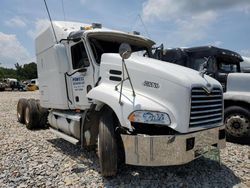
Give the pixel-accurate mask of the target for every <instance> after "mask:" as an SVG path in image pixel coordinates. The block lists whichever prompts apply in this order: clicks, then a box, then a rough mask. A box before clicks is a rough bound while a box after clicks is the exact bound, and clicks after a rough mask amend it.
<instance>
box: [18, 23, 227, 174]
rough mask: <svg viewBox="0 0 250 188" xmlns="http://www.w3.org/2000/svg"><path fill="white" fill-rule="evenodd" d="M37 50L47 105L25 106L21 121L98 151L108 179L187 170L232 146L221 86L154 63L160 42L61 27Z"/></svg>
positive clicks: (44, 36)
mask: <svg viewBox="0 0 250 188" xmlns="http://www.w3.org/2000/svg"><path fill="white" fill-rule="evenodd" d="M35 43H36V57H37V68H38V80H39V94H40V99H39V100H35V99H20V100H19V101H18V104H17V118H18V121H19V122H21V123H23V124H25V125H26V127H27V128H28V129H36V128H38V127H44V126H46V122H48V125H47V126H49V128H50V130H51V131H52V132H53V133H55V134H56V135H57V136H59V137H60V138H63V139H65V140H67V141H69V142H71V143H73V144H78V145H80V146H81V147H95V146H96V148H97V155H98V157H99V162H100V172H101V174H102V175H103V176H114V175H116V173H117V170H118V167H119V164H121V163H126V164H130V165H139V166H167V165H181V164H185V163H188V162H190V161H192V160H194V159H196V158H198V157H200V156H203V154H204V153H205V152H207V151H209V148H212V147H214V148H217V149H222V148H224V147H225V128H224V125H223V91H222V86H221V84H220V83H219V82H218V81H216V80H215V79H213V78H211V77H209V76H207V75H204V76H201V75H200V74H199V72H197V71H195V70H191V69H188V68H185V67H181V66H177V65H173V64H168V63H165V62H163V61H160V60H156V59H153V58H151V57H152V51H151V49H152V46H153V45H154V44H155V43H154V42H153V41H152V40H150V39H148V38H146V37H143V36H140V35H137V34H133V33H126V32H121V31H116V30H111V29H107V28H103V27H102V25H101V24H83V23H78V22H62V21H54V22H53V24H51V26H49V27H48V28H47V29H46V30H45V31H43V32H42V33H41V34H40V35H39V36H38V37H37V38H36V41H35ZM145 56H147V57H145Z"/></svg>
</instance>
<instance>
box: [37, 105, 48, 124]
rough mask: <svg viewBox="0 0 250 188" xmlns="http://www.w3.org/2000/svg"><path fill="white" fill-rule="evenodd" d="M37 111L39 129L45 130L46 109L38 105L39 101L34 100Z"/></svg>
mask: <svg viewBox="0 0 250 188" xmlns="http://www.w3.org/2000/svg"><path fill="white" fill-rule="evenodd" d="M36 104H37V109H38V113H39V127H40V128H47V121H48V109H46V108H43V107H42V106H41V105H40V101H39V100H36Z"/></svg>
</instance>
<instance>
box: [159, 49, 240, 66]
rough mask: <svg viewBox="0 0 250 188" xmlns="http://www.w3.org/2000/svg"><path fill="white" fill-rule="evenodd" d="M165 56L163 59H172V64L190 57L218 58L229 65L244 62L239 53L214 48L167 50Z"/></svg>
mask: <svg viewBox="0 0 250 188" xmlns="http://www.w3.org/2000/svg"><path fill="white" fill-rule="evenodd" d="M163 54H164V57H163V58H165V59H166V60H167V59H170V62H172V59H175V60H178V59H179V60H181V59H185V58H187V57H188V56H189V57H195V58H199V57H207V58H208V57H216V58H217V59H219V60H220V61H224V62H226V63H228V64H238V63H240V62H242V61H243V59H242V57H241V55H240V54H238V53H237V52H234V51H231V50H227V49H223V48H218V47H214V46H199V47H192V48H174V49H166V50H164V52H163Z"/></svg>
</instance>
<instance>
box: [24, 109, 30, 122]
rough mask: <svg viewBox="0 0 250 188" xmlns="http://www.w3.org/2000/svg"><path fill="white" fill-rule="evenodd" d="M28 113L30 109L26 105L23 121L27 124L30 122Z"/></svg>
mask: <svg viewBox="0 0 250 188" xmlns="http://www.w3.org/2000/svg"><path fill="white" fill-rule="evenodd" d="M29 114H30V109H29V108H28V107H27V108H26V109H25V123H26V124H29V122H30V116H29Z"/></svg>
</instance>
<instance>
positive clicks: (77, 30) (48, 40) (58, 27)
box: [36, 21, 155, 54]
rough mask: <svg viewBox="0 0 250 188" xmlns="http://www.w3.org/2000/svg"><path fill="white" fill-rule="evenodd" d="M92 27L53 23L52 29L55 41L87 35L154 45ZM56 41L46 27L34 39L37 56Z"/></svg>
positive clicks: (152, 42) (131, 35)
mask: <svg viewBox="0 0 250 188" xmlns="http://www.w3.org/2000/svg"><path fill="white" fill-rule="evenodd" d="M92 25H93V24H92ZM92 25H91V24H86V23H80V22H65V21H53V27H54V30H55V34H56V39H57V41H61V40H69V39H72V40H79V39H80V38H81V37H83V36H87V35H88V36H90V35H91V36H95V37H97V36H98V35H102V36H103V35H106V36H107V37H109V38H110V37H111V36H119V38H122V37H126V38H131V40H132V41H137V42H141V43H144V45H145V44H146V46H148V47H151V46H153V45H154V44H155V43H154V41H152V40H150V39H148V38H146V37H143V36H140V35H136V34H131V33H126V32H121V31H117V30H112V29H108V28H103V27H101V26H100V25H98V27H96V28H95V27H93V26H92ZM56 39H55V36H54V34H53V28H52V26H51V25H48V27H47V28H46V29H45V30H44V31H42V32H41V33H40V34H39V35H38V36H37V38H36V53H37V54H38V53H40V52H42V51H44V50H45V49H47V48H49V47H51V46H53V45H54V44H55V43H56Z"/></svg>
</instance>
